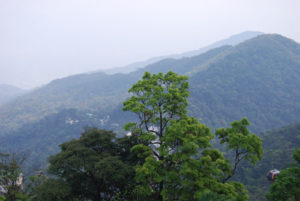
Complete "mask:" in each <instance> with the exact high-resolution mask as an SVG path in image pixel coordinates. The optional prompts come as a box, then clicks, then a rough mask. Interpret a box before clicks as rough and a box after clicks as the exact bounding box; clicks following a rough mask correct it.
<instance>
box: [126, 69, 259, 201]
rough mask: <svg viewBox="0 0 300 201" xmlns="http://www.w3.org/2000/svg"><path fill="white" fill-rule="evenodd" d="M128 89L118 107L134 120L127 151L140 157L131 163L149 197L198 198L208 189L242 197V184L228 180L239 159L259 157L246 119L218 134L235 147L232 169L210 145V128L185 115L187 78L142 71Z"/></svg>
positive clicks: (219, 193)
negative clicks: (135, 140)
mask: <svg viewBox="0 0 300 201" xmlns="http://www.w3.org/2000/svg"><path fill="white" fill-rule="evenodd" d="M129 92H131V93H132V96H131V97H130V98H129V99H128V100H126V101H125V102H124V108H123V109H124V110H125V111H131V112H133V113H135V114H136V115H137V116H138V119H139V121H138V122H135V123H134V122H133V123H128V124H127V125H126V126H125V129H127V130H131V132H132V133H133V135H136V136H137V137H138V139H139V144H138V145H135V146H133V148H132V149H131V150H132V151H133V152H135V153H137V154H138V155H139V157H141V158H142V159H143V160H144V163H143V164H139V165H138V166H137V167H136V181H137V183H138V185H137V186H138V188H139V189H143V192H144V193H145V195H147V196H148V197H151V198H152V199H153V200H201V198H202V196H203V195H204V194H206V193H207V192H213V193H217V194H218V195H225V196H229V197H230V198H232V199H234V200H247V198H248V195H247V192H246V190H245V189H244V186H243V185H242V184H240V183H238V182H229V181H227V180H228V179H229V178H230V177H231V176H232V175H233V173H234V171H235V169H236V167H237V165H238V163H239V161H241V160H243V159H249V160H251V161H252V162H253V163H255V162H256V161H257V160H259V159H260V158H261V154H262V148H261V146H262V143H261V140H260V138H258V137H257V136H255V135H250V133H249V131H248V129H247V127H246V126H247V125H249V122H248V121H247V120H246V119H243V120H242V121H241V122H238V121H236V122H233V123H232V127H231V128H228V129H220V130H219V131H218V132H217V135H218V136H219V138H222V139H223V140H222V143H225V142H226V143H227V144H228V148H229V149H234V150H235V151H237V156H236V160H235V161H238V162H235V166H234V167H233V169H232V168H231V165H230V162H229V160H227V159H226V158H225V157H224V156H223V154H222V153H221V152H220V151H219V150H217V149H213V148H212V146H211V144H210V140H212V139H213V137H214V136H213V134H212V133H211V131H210V129H209V128H208V127H207V126H206V125H204V124H202V123H200V122H199V121H198V120H197V119H195V118H193V117H188V115H187V112H186V107H187V105H188V103H187V97H188V96H189V92H188V82H187V77H186V76H178V75H177V74H175V73H173V72H168V73H166V74H165V75H163V74H162V73H159V74H157V75H155V74H154V75H152V74H150V73H145V74H144V76H143V78H142V80H140V81H138V82H137V83H136V84H134V85H133V86H132V88H131V89H130V90H129ZM246 140H250V141H251V142H246ZM241 142H243V143H241ZM254 149H258V151H256V150H254Z"/></svg>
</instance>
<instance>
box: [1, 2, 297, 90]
mask: <svg viewBox="0 0 300 201" xmlns="http://www.w3.org/2000/svg"><path fill="white" fill-rule="evenodd" d="M299 20H300V1H299V0H210V1H207V0H205V1H204V0H0V84H1V83H6V84H12V85H16V86H19V87H25V88H30V87H34V86H38V85H40V84H45V83H47V82H49V81H50V80H52V79H54V78H58V77H63V76H67V75H70V74H76V73H81V72H88V71H94V70H99V69H104V68H112V67H119V66H124V65H127V64H130V63H133V62H136V61H141V60H145V59H148V58H151V57H155V56H162V55H168V54H173V53H182V52H185V51H189V50H195V49H199V48H201V47H204V46H206V45H209V44H211V43H213V42H216V41H218V40H222V39H224V38H227V37H229V36H231V35H234V34H238V33H240V32H243V31H248V30H251V31H261V32H265V33H279V34H282V35H284V36H287V37H289V38H292V39H294V40H296V41H297V42H300V26H299Z"/></svg>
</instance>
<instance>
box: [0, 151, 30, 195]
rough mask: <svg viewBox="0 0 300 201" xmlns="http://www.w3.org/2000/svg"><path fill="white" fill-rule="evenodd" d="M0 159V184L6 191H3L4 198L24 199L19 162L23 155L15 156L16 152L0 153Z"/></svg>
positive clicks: (22, 159) (21, 160)
mask: <svg viewBox="0 0 300 201" xmlns="http://www.w3.org/2000/svg"><path fill="white" fill-rule="evenodd" d="M0 159H1V161H0V185H1V186H2V188H4V189H5V191H6V192H4V196H5V198H6V199H5V200H6V201H15V200H17V199H19V200H24V199H25V198H24V196H25V195H23V193H22V186H23V173H22V169H21V164H22V162H23V161H24V159H25V158H24V157H23V156H22V157H21V156H20V157H17V156H16V154H2V153H0ZM25 197H26V196H25Z"/></svg>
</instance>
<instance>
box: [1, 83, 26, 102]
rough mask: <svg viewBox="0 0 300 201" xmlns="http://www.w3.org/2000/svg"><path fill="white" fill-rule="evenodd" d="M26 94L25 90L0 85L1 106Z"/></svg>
mask: <svg viewBox="0 0 300 201" xmlns="http://www.w3.org/2000/svg"><path fill="white" fill-rule="evenodd" d="M24 93H26V90H24V89H20V88H18V87H15V86H11V85H6V84H0V105H2V104H4V103H7V102H9V101H10V100H12V99H14V98H16V97H18V96H20V95H23V94H24Z"/></svg>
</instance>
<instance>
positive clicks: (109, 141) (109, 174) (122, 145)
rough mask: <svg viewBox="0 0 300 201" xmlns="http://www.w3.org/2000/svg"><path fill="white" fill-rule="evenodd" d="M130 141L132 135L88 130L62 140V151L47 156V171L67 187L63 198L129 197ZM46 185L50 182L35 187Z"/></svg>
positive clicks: (131, 183)
mask: <svg viewBox="0 0 300 201" xmlns="http://www.w3.org/2000/svg"><path fill="white" fill-rule="evenodd" d="M132 143H134V137H133V138H128V137H126V138H123V139H117V138H116V137H115V134H114V133H112V132H111V131H105V130H97V129H88V130H86V131H85V132H84V133H83V134H82V135H81V137H80V139H78V140H71V141H69V142H66V143H63V144H62V145H61V152H60V153H58V154H57V155H55V156H52V157H50V159H49V162H50V166H49V172H50V173H52V174H54V175H56V176H58V177H59V178H61V179H63V181H64V182H65V183H66V184H67V185H66V186H69V188H68V189H65V190H64V191H63V192H62V194H63V196H64V197H65V196H71V197H72V198H80V199H84V200H86V199H91V200H95V201H96V200H97V201H98V200H111V199H115V196H117V195H122V199H125V197H126V196H131V195H129V193H128V192H130V189H131V188H132V186H133V184H134V181H133V177H134V175H135V171H134V168H133V165H132V164H135V163H136V158H135V157H133V156H132V155H131V154H130V152H129V148H130V147H131V146H132ZM50 181H51V182H56V181H54V180H50ZM47 185H53V184H52V183H49V182H48V183H46V182H45V183H43V184H42V185H41V187H38V188H42V189H46V188H47ZM62 185H63V184H62ZM68 192H69V193H68ZM117 192H118V193H120V194H117ZM46 193H47V192H46ZM54 195H55V194H54ZM41 196H42V195H41ZM62 200H63V199H62Z"/></svg>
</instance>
